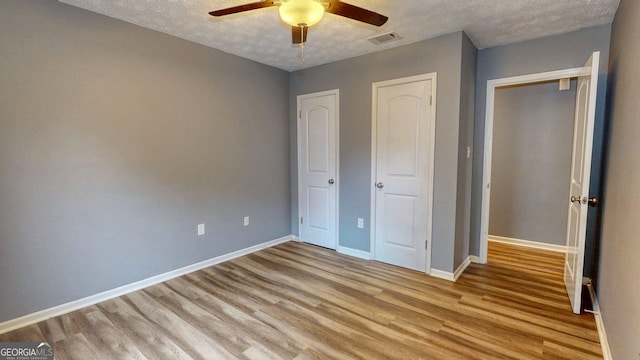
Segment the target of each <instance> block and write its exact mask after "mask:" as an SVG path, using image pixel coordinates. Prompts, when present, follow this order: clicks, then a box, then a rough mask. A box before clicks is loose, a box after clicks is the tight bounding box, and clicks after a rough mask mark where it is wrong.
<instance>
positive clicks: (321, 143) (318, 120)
mask: <svg viewBox="0 0 640 360" xmlns="http://www.w3.org/2000/svg"><path fill="white" fill-rule="evenodd" d="M338 97H339V92H338V90H331V91H326V92H322V93H314V94H307V95H300V96H298V209H299V211H298V212H299V219H298V224H299V229H300V230H299V236H300V240H301V241H304V242H307V243H310V244H314V245H318V246H323V247H326V248H330V249H335V248H336V246H337V239H338V233H337V230H338V224H337V223H338V208H337V205H338V198H337V197H338V143H337V138H338V136H337V132H338V127H337V121H338Z"/></svg>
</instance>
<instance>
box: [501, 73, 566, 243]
mask: <svg viewBox="0 0 640 360" xmlns="http://www.w3.org/2000/svg"><path fill="white" fill-rule="evenodd" d="M558 85H559V84H558V81H552V82H547V83H538V84H532V85H522V86H512V87H506V88H499V89H497V90H496V95H495V103H494V104H495V109H494V110H495V112H494V119H493V152H492V156H493V158H492V161H491V168H492V171H491V184H492V186H491V188H492V191H491V203H490V207H491V208H490V214H489V234H490V235H497V236H504V237H509V238H514V239H522V240H529V241H537V242H542V243H549V244H556V245H564V244H565V241H566V233H567V199H568V198H569V181H570V170H571V144H572V140H573V123H574V112H575V110H574V109H575V102H576V82H575V81H572V82H571V89H569V90H564V91H559V90H558Z"/></svg>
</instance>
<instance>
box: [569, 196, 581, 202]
mask: <svg viewBox="0 0 640 360" xmlns="http://www.w3.org/2000/svg"><path fill="white" fill-rule="evenodd" d="M571 202H572V203H574V202H577V203H580V202H582V201H581V200H580V196H572V197H571Z"/></svg>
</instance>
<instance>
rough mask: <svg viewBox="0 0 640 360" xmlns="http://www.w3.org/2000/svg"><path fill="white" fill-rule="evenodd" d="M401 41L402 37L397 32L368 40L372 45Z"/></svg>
mask: <svg viewBox="0 0 640 360" xmlns="http://www.w3.org/2000/svg"><path fill="white" fill-rule="evenodd" d="M400 39H402V38H401V37H400V35H398V34H397V33H395V32H390V33H386V34H382V35H376V36H373V37H370V38H367V40H369V41H371V43H373V44H374V45H382V44H386V43H388V42H391V41H396V40H400Z"/></svg>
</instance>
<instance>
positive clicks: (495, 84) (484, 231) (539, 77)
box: [478, 67, 591, 264]
mask: <svg viewBox="0 0 640 360" xmlns="http://www.w3.org/2000/svg"><path fill="white" fill-rule="evenodd" d="M590 71H591V70H590V68H584V67H579V68H571V69H564V70H556V71H549V72H543V73H536V74H528V75H522V76H513V77H508V78H501V79H494V80H489V81H487V105H486V112H485V124H484V160H483V162H482V169H483V171H482V211H481V215H480V254H479V259H478V260H479V262H480V263H481V264H486V263H487V253H488V249H489V201H490V195H491V154H492V151H493V150H492V147H493V116H494V104H495V95H496V88H500V87H504V86H513V85H525V84H535V83H539V82H544V81H552V80H560V79H565V78H574V77H578V76H583V75H589V74H590V73H591V72H590Z"/></svg>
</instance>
